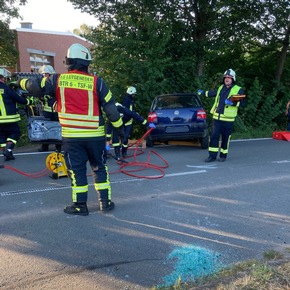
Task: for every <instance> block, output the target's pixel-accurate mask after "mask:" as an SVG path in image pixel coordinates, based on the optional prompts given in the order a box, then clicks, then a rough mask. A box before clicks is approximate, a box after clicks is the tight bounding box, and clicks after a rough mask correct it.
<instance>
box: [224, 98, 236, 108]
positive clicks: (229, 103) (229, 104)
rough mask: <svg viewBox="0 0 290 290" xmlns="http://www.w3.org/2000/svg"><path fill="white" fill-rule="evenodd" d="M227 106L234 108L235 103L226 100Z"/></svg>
mask: <svg viewBox="0 0 290 290" xmlns="http://www.w3.org/2000/svg"><path fill="white" fill-rule="evenodd" d="M225 104H226V105H228V106H232V105H233V104H234V103H233V102H231V101H230V100H229V99H226V100H225Z"/></svg>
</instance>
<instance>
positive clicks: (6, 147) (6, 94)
mask: <svg viewBox="0 0 290 290" xmlns="http://www.w3.org/2000/svg"><path fill="white" fill-rule="evenodd" d="M1 73H2V74H1ZM17 103H19V104H23V105H31V104H32V103H33V98H28V99H26V98H23V97H21V96H19V95H18V94H17V93H16V92H15V91H14V90H12V89H10V88H9V86H8V85H7V84H6V76H5V71H4V70H3V71H2V70H1V69H0V146H1V148H2V150H3V155H4V160H5V161H9V160H15V157H14V156H13V152H12V150H13V148H14V146H15V144H16V143H17V141H18V140H19V138H20V127H19V125H18V121H20V115H19V113H18V112H17Z"/></svg>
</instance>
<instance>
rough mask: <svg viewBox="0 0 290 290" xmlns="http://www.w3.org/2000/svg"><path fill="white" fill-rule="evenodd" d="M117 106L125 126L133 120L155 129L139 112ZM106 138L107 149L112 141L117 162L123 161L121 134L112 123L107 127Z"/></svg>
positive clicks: (117, 104) (118, 104)
mask: <svg viewBox="0 0 290 290" xmlns="http://www.w3.org/2000/svg"><path fill="white" fill-rule="evenodd" d="M116 106H117V109H118V111H119V113H120V115H121V117H122V121H123V124H126V123H127V122H128V121H129V120H131V119H133V120H135V121H136V122H138V123H140V124H142V125H144V126H148V127H149V128H155V125H154V124H153V123H148V122H147V120H146V119H144V118H143V117H142V116H141V115H139V114H138V113H137V112H134V111H131V110H129V109H128V108H126V107H124V106H123V105H121V104H120V103H116ZM112 135H113V136H112ZM106 137H107V148H108V146H109V142H110V141H111V140H112V146H113V147H114V151H115V157H116V160H121V154H120V149H121V143H120V138H119V134H118V131H117V130H116V129H114V127H113V125H112V123H110V122H109V123H108V125H107V130H106ZM127 144H128V143H127Z"/></svg>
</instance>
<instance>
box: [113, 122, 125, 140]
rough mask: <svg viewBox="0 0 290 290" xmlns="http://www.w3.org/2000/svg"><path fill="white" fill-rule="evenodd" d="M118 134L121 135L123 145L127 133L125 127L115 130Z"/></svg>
mask: <svg viewBox="0 0 290 290" xmlns="http://www.w3.org/2000/svg"><path fill="white" fill-rule="evenodd" d="M115 130H116V132H117V133H118V135H119V138H120V140H121V143H123V140H124V138H125V132H124V127H123V126H120V127H118V128H115Z"/></svg>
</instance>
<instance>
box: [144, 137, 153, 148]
mask: <svg viewBox="0 0 290 290" xmlns="http://www.w3.org/2000/svg"><path fill="white" fill-rule="evenodd" d="M146 146H147V147H153V146H154V142H153V141H152V140H151V139H148V138H147V139H146Z"/></svg>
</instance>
